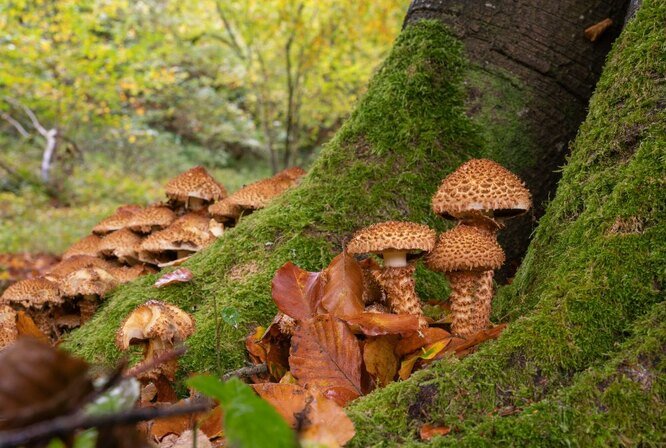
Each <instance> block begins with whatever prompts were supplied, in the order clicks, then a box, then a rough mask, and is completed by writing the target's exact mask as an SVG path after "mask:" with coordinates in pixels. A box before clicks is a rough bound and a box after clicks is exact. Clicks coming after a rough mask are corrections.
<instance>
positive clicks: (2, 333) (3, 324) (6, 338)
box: [0, 305, 18, 350]
mask: <svg viewBox="0 0 666 448" xmlns="http://www.w3.org/2000/svg"><path fill="white" fill-rule="evenodd" d="M17 338H18V329H17V328H16V311H14V309H13V308H12V307H10V306H9V305H0V350H2V349H3V348H5V347H7V346H8V345H9V344H11V343H13V342H14V341H16V339H17Z"/></svg>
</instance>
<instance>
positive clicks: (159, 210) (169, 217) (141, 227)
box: [128, 205, 176, 233]
mask: <svg viewBox="0 0 666 448" xmlns="http://www.w3.org/2000/svg"><path fill="white" fill-rule="evenodd" d="M175 219H176V214H175V213H174V212H173V210H171V209H170V208H168V207H165V206H163V205H152V206H149V207H146V208H144V209H143V210H139V211H138V212H136V213H135V214H134V215H133V216H132V218H131V219H130V222H129V225H128V227H129V228H130V230H133V231H135V232H139V233H150V232H151V231H152V230H154V229H156V228H157V229H164V228H166V227H167V226H168V225H169V224H171V223H172V222H173V221H175Z"/></svg>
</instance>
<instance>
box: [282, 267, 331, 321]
mask: <svg viewBox="0 0 666 448" xmlns="http://www.w3.org/2000/svg"><path fill="white" fill-rule="evenodd" d="M319 279H320V274H319V272H308V271H306V270H303V269H301V268H299V267H298V266H296V265H295V264H293V263H292V262H291V261H289V262H287V263H285V264H284V266H282V267H281V268H280V269H278V270H277V271H276V272H275V276H274V277H273V281H272V283H271V294H272V296H273V301H274V302H275V304H276V305H277V307H278V309H279V310H280V311H282V312H283V313H284V314H286V315H287V316H290V317H293V318H294V319H296V320H303V319H307V318H309V317H312V316H314V314H315V310H316V306H317V303H318V300H319V288H318V284H319V282H320V280H319Z"/></svg>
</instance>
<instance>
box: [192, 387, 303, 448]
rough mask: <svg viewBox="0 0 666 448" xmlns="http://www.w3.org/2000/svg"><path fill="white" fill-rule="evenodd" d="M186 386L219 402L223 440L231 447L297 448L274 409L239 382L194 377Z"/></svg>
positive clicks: (291, 435)
mask: <svg viewBox="0 0 666 448" xmlns="http://www.w3.org/2000/svg"><path fill="white" fill-rule="evenodd" d="M187 384H188V385H189V386H191V387H193V388H195V389H197V390H198V391H199V392H201V393H203V394H205V395H207V396H209V397H211V398H214V399H216V400H218V401H219V402H220V406H221V407H222V411H223V415H224V437H225V438H226V441H227V443H228V444H229V445H230V446H232V447H255V446H256V447H259V446H274V447H285V448H288V447H294V448H295V447H296V446H297V443H296V434H295V433H294V432H293V431H292V430H291V428H289V426H288V425H287V423H286V422H285V421H284V419H283V418H282V417H281V416H280V414H278V412H277V411H276V410H275V408H274V407H273V406H271V405H270V404H268V403H267V402H266V401H264V400H262V399H261V398H259V397H258V396H257V395H256V394H255V393H254V392H253V391H252V389H251V388H250V387H249V386H248V385H246V384H244V383H243V382H242V381H241V380H239V379H238V378H232V379H231V380H229V381H227V382H224V383H223V382H222V381H220V380H219V379H217V378H215V377H212V376H202V375H200V376H195V377H193V378H190V379H189V380H187Z"/></svg>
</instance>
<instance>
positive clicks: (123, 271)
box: [113, 264, 157, 283]
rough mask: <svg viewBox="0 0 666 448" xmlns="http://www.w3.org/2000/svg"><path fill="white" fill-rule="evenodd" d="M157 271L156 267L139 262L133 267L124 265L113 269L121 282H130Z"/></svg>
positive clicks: (114, 274)
mask: <svg viewBox="0 0 666 448" xmlns="http://www.w3.org/2000/svg"><path fill="white" fill-rule="evenodd" d="M155 272H157V271H156V270H155V269H152V268H150V267H149V266H146V265H145V264H137V265H134V266H132V267H128V266H123V267H119V268H115V269H114V270H113V276H114V277H115V278H117V279H118V282H119V283H128V282H131V281H132V280H134V279H136V278H139V277H141V276H142V275H147V274H154V273H155Z"/></svg>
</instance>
